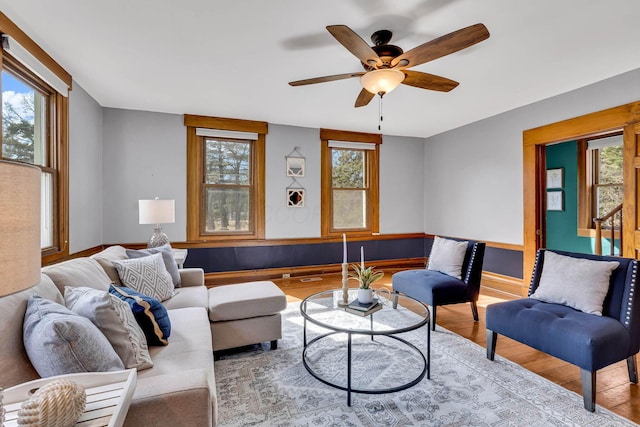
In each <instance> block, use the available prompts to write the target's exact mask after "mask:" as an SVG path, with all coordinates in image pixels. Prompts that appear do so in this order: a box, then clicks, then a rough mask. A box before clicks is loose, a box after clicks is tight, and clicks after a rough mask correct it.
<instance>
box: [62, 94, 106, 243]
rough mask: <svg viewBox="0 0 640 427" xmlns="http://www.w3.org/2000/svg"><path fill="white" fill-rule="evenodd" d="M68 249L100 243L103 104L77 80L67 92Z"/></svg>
mask: <svg viewBox="0 0 640 427" xmlns="http://www.w3.org/2000/svg"><path fill="white" fill-rule="evenodd" d="M69 224H70V228H69V252H70V253H74V252H78V251H82V250H84V249H88V248H92V247H94V246H98V245H101V244H102V243H103V241H104V239H103V234H102V224H103V215H102V107H101V106H100V105H99V104H98V103H97V102H96V101H95V100H94V99H93V98H92V97H91V96H90V95H89V94H87V92H85V91H84V89H82V88H81V87H80V85H78V84H77V83H76V82H73V90H72V91H71V92H70V94H69Z"/></svg>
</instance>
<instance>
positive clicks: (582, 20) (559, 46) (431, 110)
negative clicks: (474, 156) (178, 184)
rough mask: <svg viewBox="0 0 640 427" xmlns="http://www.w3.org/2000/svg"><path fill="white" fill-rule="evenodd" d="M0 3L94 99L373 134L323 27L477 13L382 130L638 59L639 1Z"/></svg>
mask: <svg viewBox="0 0 640 427" xmlns="http://www.w3.org/2000/svg"><path fill="white" fill-rule="evenodd" d="M0 10H1V11H2V12H3V13H4V14H5V15H7V16H8V17H9V18H10V19H12V20H13V21H14V22H15V23H16V24H17V25H18V26H19V27H20V28H21V29H22V30H23V31H25V32H26V33H27V34H28V35H29V36H31V38H33V39H34V40H35V41H36V42H37V43H38V44H39V45H40V46H41V47H43V48H44V49H45V50H46V51H47V52H48V53H49V54H50V55H51V56H52V57H53V58H54V59H56V60H57V61H58V62H59V63H60V64H61V65H62V66H63V67H65V68H66V69H67V71H69V72H70V73H71V75H72V76H73V78H74V80H75V81H76V82H77V83H79V84H80V85H81V86H82V87H83V88H84V89H85V90H86V91H87V92H88V93H89V94H90V95H91V96H93V97H94V98H95V99H96V100H97V101H98V102H99V103H100V104H101V105H102V106H105V107H114V108H125V109H135V110H148V111H159V112H167V113H178V114H183V113H190V114H201V115H210V116H220V117H233V118H242V119H250V120H264V121H268V122H270V123H280V124H289V125H298V126H307V127H315V128H318V127H324V128H333V129H343V130H354V131H364V132H377V126H378V102H377V99H375V100H374V101H372V102H371V103H370V104H369V105H368V106H367V107H363V108H358V109H355V108H354V107H353V103H354V102H355V99H356V96H357V95H358V92H359V91H360V88H361V87H360V83H359V81H358V79H355V78H354V79H348V80H342V81H335V82H329V83H321V84H317V85H311V86H302V87H290V86H289V85H288V84H287V83H288V82H289V81H292V80H300V79H305V78H310V77H319V76H324V75H331V74H340V73H348V72H354V71H361V70H362V67H361V65H360V63H359V61H358V60H357V59H356V58H355V57H354V56H353V55H351V54H350V53H349V52H348V51H347V50H346V49H345V48H344V47H342V46H341V45H340V44H339V43H338V42H337V41H336V40H335V39H334V38H333V37H332V36H331V35H330V34H329V33H328V32H327V31H326V30H325V27H326V26H327V25H333V24H345V25H348V26H349V27H351V28H352V29H353V30H354V31H356V32H357V33H358V34H359V35H360V36H361V37H362V38H363V39H365V40H366V41H367V42H369V41H370V35H371V33H373V32H374V31H376V30H379V29H388V30H391V31H393V32H394V37H393V39H392V43H394V44H397V45H399V46H400V47H402V48H403V49H404V50H405V51H407V50H409V49H411V48H413V47H415V46H417V45H419V44H422V43H424V42H426V41H428V40H431V39H433V38H436V37H439V36H441V35H444V34H447V33H449V32H451V31H455V30H457V29H459V28H462V27H466V26H468V25H472V24H475V23H479V22H481V23H484V24H485V25H486V26H487V28H488V29H489V32H490V33H491V37H490V38H489V39H488V40H486V41H484V42H482V43H479V44H477V45H475V46H473V47H471V48H468V49H466V50H463V51H460V52H458V53H455V54H452V55H449V56H445V57H443V58H440V59H438V60H435V61H433V62H429V63H426V64H422V65H419V66H417V67H416V68H415V70H417V71H423V72H428V73H432V74H437V75H441V76H444V77H448V78H451V79H453V80H456V81H459V82H460V86H458V87H457V88H456V89H454V90H453V91H452V92H449V93H440V92H432V91H426V90H422V89H417V88H413V87H409V86H404V85H401V86H400V87H399V88H398V89H396V90H395V91H393V92H391V93H389V94H388V95H387V96H385V98H384V102H383V109H384V122H383V128H382V132H383V133H384V134H389V135H406V136H418V137H426V136H430V135H434V134H437V133H440V132H443V131H446V130H449V129H453V128H456V127H459V126H461V125H464V124H466V123H471V122H474V121H477V120H480V119H482V118H485V117H489V116H493V115H495V114H498V113H501V112H504V111H507V110H511V109H513V108H516V107H519V106H522V105H526V104H530V103H532V102H535V101H538V100H540V99H544V98H548V97H550V96H554V95H557V94H561V93H564V92H567V91H570V90H573V89H576V88H579V87H582V86H585V85H588V84H590V83H593V82H596V81H600V80H603V79H606V78H608V77H612V76H615V75H618V74H621V73H624V72H626V71H630V70H633V69H636V68H640V54H638V53H639V52H638V50H639V49H638V41H639V40H640V25H638V22H637V19H638V18H637V17H638V16H640V1H638V0H608V1H606V2H605V1H584V0H535V1H532V0H422V1H418V0H402V1H398V0H395V1H394V0H391V1H389V0H314V1H310V0H270V1H267V0H225V1H221V0H182V1H176V0H109V1H88V0H56V1H51V0H19V1H18V0H0Z"/></svg>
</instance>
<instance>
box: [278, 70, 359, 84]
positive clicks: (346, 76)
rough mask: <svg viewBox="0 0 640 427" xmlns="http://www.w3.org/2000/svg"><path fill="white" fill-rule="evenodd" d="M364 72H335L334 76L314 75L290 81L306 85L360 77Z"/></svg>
mask: <svg viewBox="0 0 640 427" xmlns="http://www.w3.org/2000/svg"><path fill="white" fill-rule="evenodd" d="M363 74H365V73H364V72H362V73H345V74H334V75H333V76H324V77H314V78H312V79H304V80H296V81H295V82H289V84H290V85H291V86H304V85H312V84H315V83H324V82H332V81H334V80H343V79H349V78H351V77H360V76H361V75H363Z"/></svg>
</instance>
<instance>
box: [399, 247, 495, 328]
mask: <svg viewBox="0 0 640 427" xmlns="http://www.w3.org/2000/svg"><path fill="white" fill-rule="evenodd" d="M484 249H485V244H484V243H482V242H475V241H469V242H467V245H466V250H465V251H464V261H463V262H462V269H461V271H460V279H457V278H455V277H453V276H451V275H448V274H445V273H442V272H440V271H436V270H431V269H429V268H427V269H417V270H406V271H401V272H398V273H395V274H394V275H393V276H392V278H391V282H392V286H393V291H394V293H403V294H405V295H408V296H410V297H412V298H414V299H417V300H418V301H421V302H423V303H425V304H427V305H428V306H429V308H430V309H431V330H435V328H436V307H437V306H439V305H447V304H458V303H465V302H469V303H471V313H472V314H473V320H475V321H476V322H477V321H478V308H477V305H476V302H477V301H478V294H479V293H480V279H481V276H482V263H483V261H484ZM432 255H433V247H432V252H431V254H430V257H431V256H432Z"/></svg>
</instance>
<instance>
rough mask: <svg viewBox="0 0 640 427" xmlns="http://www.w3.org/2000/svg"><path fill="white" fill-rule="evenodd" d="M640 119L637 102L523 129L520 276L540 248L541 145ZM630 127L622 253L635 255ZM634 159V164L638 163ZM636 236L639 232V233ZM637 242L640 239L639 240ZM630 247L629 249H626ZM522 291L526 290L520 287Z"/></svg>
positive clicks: (635, 199)
mask: <svg viewBox="0 0 640 427" xmlns="http://www.w3.org/2000/svg"><path fill="white" fill-rule="evenodd" d="M638 121H640V101H636V102H632V103H630V104H625V105H621V106H618V107H613V108H609V109H606V110H602V111H598V112H595V113H591V114H586V115H584V116H579V117H574V118H572V119H567V120H563V121H560V122H556V123H551V124H548V125H545V126H541V127H538V128H534V129H529V130H525V131H524V132H523V135H522V140H523V147H522V148H523V185H524V188H523V198H524V200H523V203H524V218H523V220H524V230H523V231H524V236H523V238H524V253H523V277H524V278H525V281H526V278H527V277H529V276H530V275H531V272H532V271H533V264H534V262H535V256H536V251H537V250H538V249H539V248H541V247H543V246H542V245H543V244H544V242H543V240H542V239H541V237H542V233H543V231H544V216H543V215H544V213H545V212H544V193H545V187H544V183H545V177H544V175H545V162H544V147H545V146H546V145H548V144H552V143H556V142H564V141H572V140H575V139H579V138H585V137H589V136H594V135H598V134H601V133H604V132H611V131H614V130H621V129H625V128H626V127H627V126H629V125H631V124H632V123H635V122H638ZM631 132H632V131H630V130H628V129H625V162H624V165H625V182H624V188H625V189H624V194H625V196H624V203H625V210H624V218H625V219H624V229H623V235H624V241H625V247H624V248H623V255H624V256H627V257H632V258H635V256H636V253H635V247H638V246H636V244H635V240H636V239H635V233H636V231H635V230H636V228H637V227H636V224H637V218H636V216H637V215H636V212H640V210H639V209H638V208H637V202H638V197H636V193H637V190H636V188H637V187H638V185H636V179H637V178H639V179H640V176H639V174H640V172H636V171H637V170H638V169H637V168H639V167H640V160H638V161H636V160H634V159H635V156H639V155H640V154H639V153H638V152H636V154H635V155H634V159H631V156H629V155H628V151H629V150H631V147H630V144H631V143H632V142H633V143H634V150H635V140H636V138H637V137H636V136H632V135H631ZM634 162H637V163H638V166H633V167H632V166H631V165H632V164H634V165H635V163H634ZM639 235H640V233H639ZM639 243H640V239H639ZM632 245H633V246H634V248H633V251H632V250H631V249H630V247H631V246H632ZM523 292H526V289H524V290H523Z"/></svg>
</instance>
